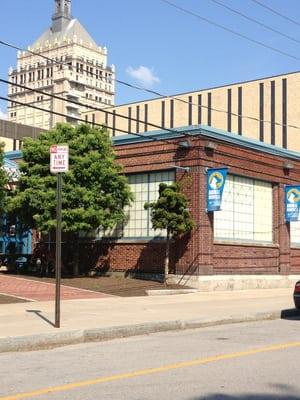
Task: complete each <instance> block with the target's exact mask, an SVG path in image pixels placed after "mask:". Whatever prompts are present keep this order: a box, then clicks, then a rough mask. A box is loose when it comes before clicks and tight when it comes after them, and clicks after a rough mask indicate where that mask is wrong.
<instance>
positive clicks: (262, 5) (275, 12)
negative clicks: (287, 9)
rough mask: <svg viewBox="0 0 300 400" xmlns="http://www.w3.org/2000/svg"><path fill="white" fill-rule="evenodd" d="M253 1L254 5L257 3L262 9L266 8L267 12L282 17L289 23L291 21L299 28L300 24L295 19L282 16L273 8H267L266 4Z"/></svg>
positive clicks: (256, 0)
mask: <svg viewBox="0 0 300 400" xmlns="http://www.w3.org/2000/svg"><path fill="white" fill-rule="evenodd" d="M251 1H252V2H253V3H255V4H258V5H259V6H260V7H263V8H265V9H266V10H268V11H270V12H271V13H273V14H276V15H279V17H281V18H283V19H286V20H287V21H289V22H291V23H293V24H295V25H297V26H300V23H299V22H297V21H295V20H294V19H292V18H290V17H288V16H286V15H283V14H281V13H280V12H278V11H276V10H274V8H271V7H269V6H267V5H266V4H264V3H261V2H260V1H258V0H251Z"/></svg>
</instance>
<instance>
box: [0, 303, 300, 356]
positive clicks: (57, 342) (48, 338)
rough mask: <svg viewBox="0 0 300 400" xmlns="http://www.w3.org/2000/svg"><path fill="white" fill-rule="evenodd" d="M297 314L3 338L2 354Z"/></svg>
mask: <svg viewBox="0 0 300 400" xmlns="http://www.w3.org/2000/svg"><path fill="white" fill-rule="evenodd" d="M299 316H300V311H298V310H296V309H295V310H293V309H291V310H283V311H278V310H276V311H267V312H260V313H252V314H248V315H232V316H229V317H224V318H215V319H214V318H202V319H199V320H186V321H185V320H175V321H160V322H148V323H143V324H136V325H127V326H114V327H108V328H93V329H83V330H74V331H62V332H57V331H56V332H54V333H47V334H37V335H30V336H17V337H7V338H0V353H5V352H16V351H31V350H43V349H49V348H53V347H59V346H65V345H71V344H78V343H87V342H100V341H106V340H112V339H120V338H125V337H131V336H139V335H146V334H150V333H156V332H167V331H177V330H184V329H195V328H206V327H210V326H216V325H225V324H236V323H242V322H253V321H263V320H272V319H279V318H293V317H299Z"/></svg>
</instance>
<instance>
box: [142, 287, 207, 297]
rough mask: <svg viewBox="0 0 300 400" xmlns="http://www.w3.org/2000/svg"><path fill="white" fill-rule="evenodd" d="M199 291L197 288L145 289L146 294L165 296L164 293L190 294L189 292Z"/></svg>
mask: <svg viewBox="0 0 300 400" xmlns="http://www.w3.org/2000/svg"><path fill="white" fill-rule="evenodd" d="M197 292H199V290H198V289H157V290H156V289H151V290H146V293H147V295H148V296H165V295H172V294H190V293H197Z"/></svg>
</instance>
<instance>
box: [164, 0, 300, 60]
mask: <svg viewBox="0 0 300 400" xmlns="http://www.w3.org/2000/svg"><path fill="white" fill-rule="evenodd" d="M161 1H162V2H163V3H165V4H167V5H169V6H171V7H174V8H176V9H177V10H180V11H182V12H183V13H185V14H189V15H192V16H193V17H196V18H198V19H200V20H202V21H205V22H207V23H208V24H210V25H213V26H216V27H218V28H220V29H223V30H224V31H226V32H230V33H232V34H233V35H236V36H238V37H240V38H242V39H245V40H248V41H249V42H251V43H255V44H257V45H259V46H262V47H264V48H266V49H269V50H272V51H274V52H276V53H279V54H281V55H284V56H286V57H289V58H292V59H294V60H296V61H299V60H300V58H299V57H296V56H294V55H293V54H289V53H287V52H285V51H283V50H280V49H277V48H276V47H273V46H270V45H268V44H266V43H263V42H261V41H259V40H256V39H253V38H250V37H249V36H246V35H244V34H243V33H240V32H237V31H234V30H233V29H231V28H228V27H226V26H224V25H221V24H219V23H217V22H214V21H212V20H210V19H208V18H206V17H202V16H201V15H199V14H197V13H195V12H194V11H191V10H188V9H187V8H183V7H181V6H179V5H177V4H175V3H173V2H171V1H169V0H161Z"/></svg>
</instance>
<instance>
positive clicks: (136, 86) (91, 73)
mask: <svg viewBox="0 0 300 400" xmlns="http://www.w3.org/2000/svg"><path fill="white" fill-rule="evenodd" d="M0 44H1V45H3V46H6V47H10V48H12V49H15V50H18V51H24V52H27V53H30V54H32V55H34V56H37V57H41V58H43V59H44V60H46V61H49V62H50V63H51V64H58V65H61V66H66V67H68V68H69V69H71V70H73V68H74V66H73V65H70V64H68V63H67V62H65V61H60V60H55V59H53V58H50V57H47V56H45V55H43V54H40V53H37V52H36V51H32V50H29V49H24V48H22V47H19V46H16V45H15V44H12V43H9V42H7V41H4V40H0ZM80 71H82V72H86V73H87V74H89V75H90V76H94V77H97V74H96V73H95V72H91V71H89V70H87V69H85V68H83V69H81V70H80ZM110 79H111V80H112V81H115V82H117V83H120V84H121V85H125V86H128V87H130V88H132V89H136V90H140V91H144V92H148V93H150V94H154V95H155V96H159V97H161V96H162V95H161V94H160V93H158V92H156V91H155V90H151V89H147V88H143V87H141V86H138V85H133V84H132V83H129V82H125V81H121V80H119V79H116V78H112V77H111V78H110Z"/></svg>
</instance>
